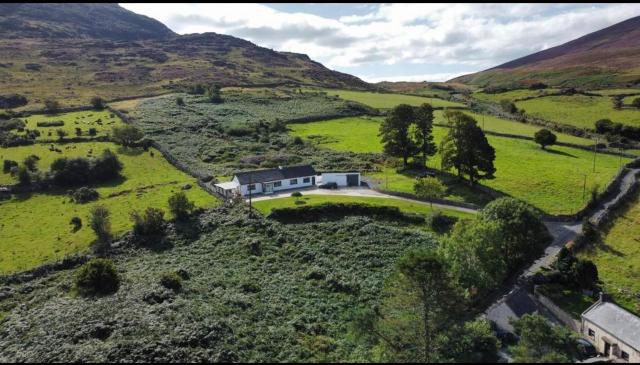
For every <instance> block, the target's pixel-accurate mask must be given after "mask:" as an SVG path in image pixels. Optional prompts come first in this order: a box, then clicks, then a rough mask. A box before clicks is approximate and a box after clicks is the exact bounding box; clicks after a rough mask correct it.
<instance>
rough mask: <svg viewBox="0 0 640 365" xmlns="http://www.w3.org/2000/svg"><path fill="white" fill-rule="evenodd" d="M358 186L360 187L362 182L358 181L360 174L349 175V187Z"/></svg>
mask: <svg viewBox="0 0 640 365" xmlns="http://www.w3.org/2000/svg"><path fill="white" fill-rule="evenodd" d="M358 185H360V181H358V174H349V175H347V186H358Z"/></svg>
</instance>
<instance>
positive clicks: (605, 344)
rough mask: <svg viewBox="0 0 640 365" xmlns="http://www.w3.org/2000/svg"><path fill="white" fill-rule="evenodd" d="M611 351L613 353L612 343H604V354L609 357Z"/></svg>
mask: <svg viewBox="0 0 640 365" xmlns="http://www.w3.org/2000/svg"><path fill="white" fill-rule="evenodd" d="M609 353H611V345H610V344H609V342H606V341H605V343H604V356H606V357H609Z"/></svg>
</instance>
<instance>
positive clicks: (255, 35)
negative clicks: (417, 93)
mask: <svg viewBox="0 0 640 365" xmlns="http://www.w3.org/2000/svg"><path fill="white" fill-rule="evenodd" d="M122 6H123V7H125V8H127V9H129V10H132V11H134V12H137V13H141V14H144V15H147V16H151V17H153V18H156V19H158V20H160V21H161V22H163V23H165V24H166V25H167V26H169V27H170V28H171V29H173V30H174V31H175V32H177V33H182V34H184V33H192V32H205V31H213V32H217V33H223V34H229V35H233V36H237V37H240V38H245V39H248V40H250V41H252V42H254V43H256V44H258V45H261V46H265V47H269V48H274V49H277V50H282V51H289V52H298V53H305V54H308V55H309V56H310V57H311V58H312V59H314V60H317V61H319V62H322V63H323V64H325V65H326V66H328V67H330V68H337V69H345V68H349V69H350V70H353V69H354V68H358V67H362V68H363V69H364V68H371V66H372V65H386V66H389V65H393V66H394V67H396V68H397V75H405V76H407V77H421V76H424V75H434V74H436V75H443V74H445V73H447V72H448V71H450V70H460V69H465V70H474V71H479V70H481V69H485V68H489V67H493V66H496V65H498V64H501V63H504V62H507V61H510V60H512V59H514V58H518V57H522V56H525V55H527V54H530V53H533V52H537V51H540V50H542V49H546V48H549V47H552V46H555V45H558V44H561V43H564V42H567V41H569V40H572V39H574V38H577V37H579V36H582V35H584V34H587V33H590V32H593V31H596V30H598V29H601V28H604V27H607V26H609V25H612V24H615V23H617V22H620V21H622V20H625V19H627V18H630V17H632V16H635V15H638V14H640V4H598V5H593V4H380V5H378V6H376V7H375V8H373V10H372V11H371V12H370V13H368V14H365V15H348V16H342V17H338V18H330V17H323V16H318V15H314V14H309V13H303V12H283V11H278V10H275V9H273V8H270V7H269V6H266V5H262V4H122ZM292 6H293V5H292ZM420 64H424V65H425V69H424V70H419V71H416V67H415V66H416V65H420ZM408 65H411V67H408ZM433 65H441V66H440V67H434V66H433ZM409 68H410V69H411V72H407V71H406V69H409ZM355 73H356V74H357V73H361V74H363V73H366V72H364V71H363V72H355ZM409 73H415V74H414V75H410V74H409ZM393 77H402V76H393ZM379 78H380V76H376V75H371V79H379Z"/></svg>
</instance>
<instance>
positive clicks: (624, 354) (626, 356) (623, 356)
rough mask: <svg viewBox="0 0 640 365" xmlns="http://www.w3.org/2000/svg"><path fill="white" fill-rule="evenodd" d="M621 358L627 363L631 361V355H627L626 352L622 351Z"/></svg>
mask: <svg viewBox="0 0 640 365" xmlns="http://www.w3.org/2000/svg"><path fill="white" fill-rule="evenodd" d="M620 358H622V360H627V361H629V354H627V353H626V352H624V351H621V352H620Z"/></svg>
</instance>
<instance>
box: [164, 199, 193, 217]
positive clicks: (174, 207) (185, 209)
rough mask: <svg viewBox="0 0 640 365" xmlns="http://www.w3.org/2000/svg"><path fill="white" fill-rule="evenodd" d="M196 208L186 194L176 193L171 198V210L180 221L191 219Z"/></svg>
mask: <svg viewBox="0 0 640 365" xmlns="http://www.w3.org/2000/svg"><path fill="white" fill-rule="evenodd" d="M194 208H195V205H194V204H193V202H191V201H189V198H187V195H186V194H185V193H184V192H179V193H175V194H173V195H172V196H171V197H170V198H169V210H170V211H171V214H173V216H174V217H176V218H177V219H179V220H184V219H187V218H189V216H190V215H191V213H192V211H193V209H194Z"/></svg>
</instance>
